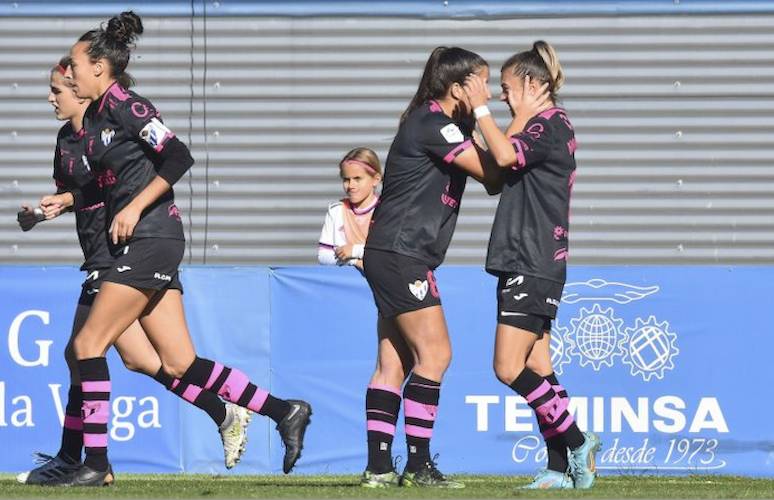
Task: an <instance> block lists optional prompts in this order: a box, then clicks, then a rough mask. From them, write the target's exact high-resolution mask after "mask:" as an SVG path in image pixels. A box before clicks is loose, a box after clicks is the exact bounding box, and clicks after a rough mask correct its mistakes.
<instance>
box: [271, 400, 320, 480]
mask: <svg viewBox="0 0 774 500" xmlns="http://www.w3.org/2000/svg"><path fill="white" fill-rule="evenodd" d="M287 401H288V403H290V412H288V414H287V415H285V418H283V419H282V420H280V422H279V423H278V424H277V430H278V431H279V433H280V437H281V438H282V443H283V444H284V445H285V458H284V460H283V461H282V472H284V473H285V474H288V473H289V472H290V471H291V470H293V466H295V465H296V461H298V459H299V458H301V450H303V449H304V434H305V433H306V428H307V426H309V424H310V423H311V420H310V417H311V416H312V406H311V405H310V404H309V403H307V402H306V401H300V400H297V399H288V400H287Z"/></svg>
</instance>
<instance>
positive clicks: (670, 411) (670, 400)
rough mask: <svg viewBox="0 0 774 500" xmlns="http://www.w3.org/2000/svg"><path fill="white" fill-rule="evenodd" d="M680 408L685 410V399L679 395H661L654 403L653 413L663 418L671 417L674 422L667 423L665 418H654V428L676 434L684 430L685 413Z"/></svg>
mask: <svg viewBox="0 0 774 500" xmlns="http://www.w3.org/2000/svg"><path fill="white" fill-rule="evenodd" d="M679 410H685V401H683V400H682V399H680V398H678V397H677V396H661V397H660V398H658V399H657V400H656V402H655V403H653V413H655V414H656V415H658V416H659V417H662V418H663V419H669V420H671V421H672V423H671V424H670V423H667V421H665V420H661V419H655V420H653V428H654V429H656V430H657V431H659V432H665V433H667V434H675V433H677V432H682V430H683V429H685V415H683V412H681V411H679Z"/></svg>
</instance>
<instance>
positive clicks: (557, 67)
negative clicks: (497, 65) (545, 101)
mask: <svg viewBox="0 0 774 500" xmlns="http://www.w3.org/2000/svg"><path fill="white" fill-rule="evenodd" d="M502 70H503V72H505V71H506V70H511V71H512V72H513V74H514V75H516V76H519V77H521V78H524V77H525V76H527V75H529V76H530V78H531V79H532V81H534V82H535V83H541V84H542V83H546V82H547V83H548V92H549V93H550V94H551V100H552V101H554V102H556V98H557V95H556V94H557V93H558V92H559V89H560V88H561V87H562V85H563V84H564V71H562V65H561V64H560V63H559V56H558V55H557V54H556V49H554V48H553V47H552V46H551V44H549V43H548V42H545V41H543V40H538V41H536V42H535V43H534V44H532V50H527V51H525V52H519V53H518V54H514V55H512V56H511V57H509V58H508V60H507V61H505V64H503V68H502Z"/></svg>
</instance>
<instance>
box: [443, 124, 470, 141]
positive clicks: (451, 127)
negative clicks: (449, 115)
mask: <svg viewBox="0 0 774 500" xmlns="http://www.w3.org/2000/svg"><path fill="white" fill-rule="evenodd" d="M441 135H442V136H443V138H444V139H446V142H448V143H450V144H456V143H458V142H462V141H464V140H465V136H464V135H462V131H461V130H460V128H459V127H458V126H457V125H455V124H453V123H450V124H448V125H446V126H445V127H444V128H442V129H441Z"/></svg>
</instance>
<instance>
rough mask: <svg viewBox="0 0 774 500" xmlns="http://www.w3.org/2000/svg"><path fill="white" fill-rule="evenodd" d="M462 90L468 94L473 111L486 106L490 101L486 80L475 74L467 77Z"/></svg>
mask: <svg viewBox="0 0 774 500" xmlns="http://www.w3.org/2000/svg"><path fill="white" fill-rule="evenodd" d="M462 88H463V89H465V94H467V96H468V100H469V101H470V105H471V106H472V107H473V109H475V108H477V107H479V106H485V105H486V103H487V101H489V89H488V88H487V85H486V83H485V82H484V79H483V78H481V77H480V76H478V75H476V74H474V73H471V74H469V75H468V76H466V77H465V83H464V84H463V85H462Z"/></svg>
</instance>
